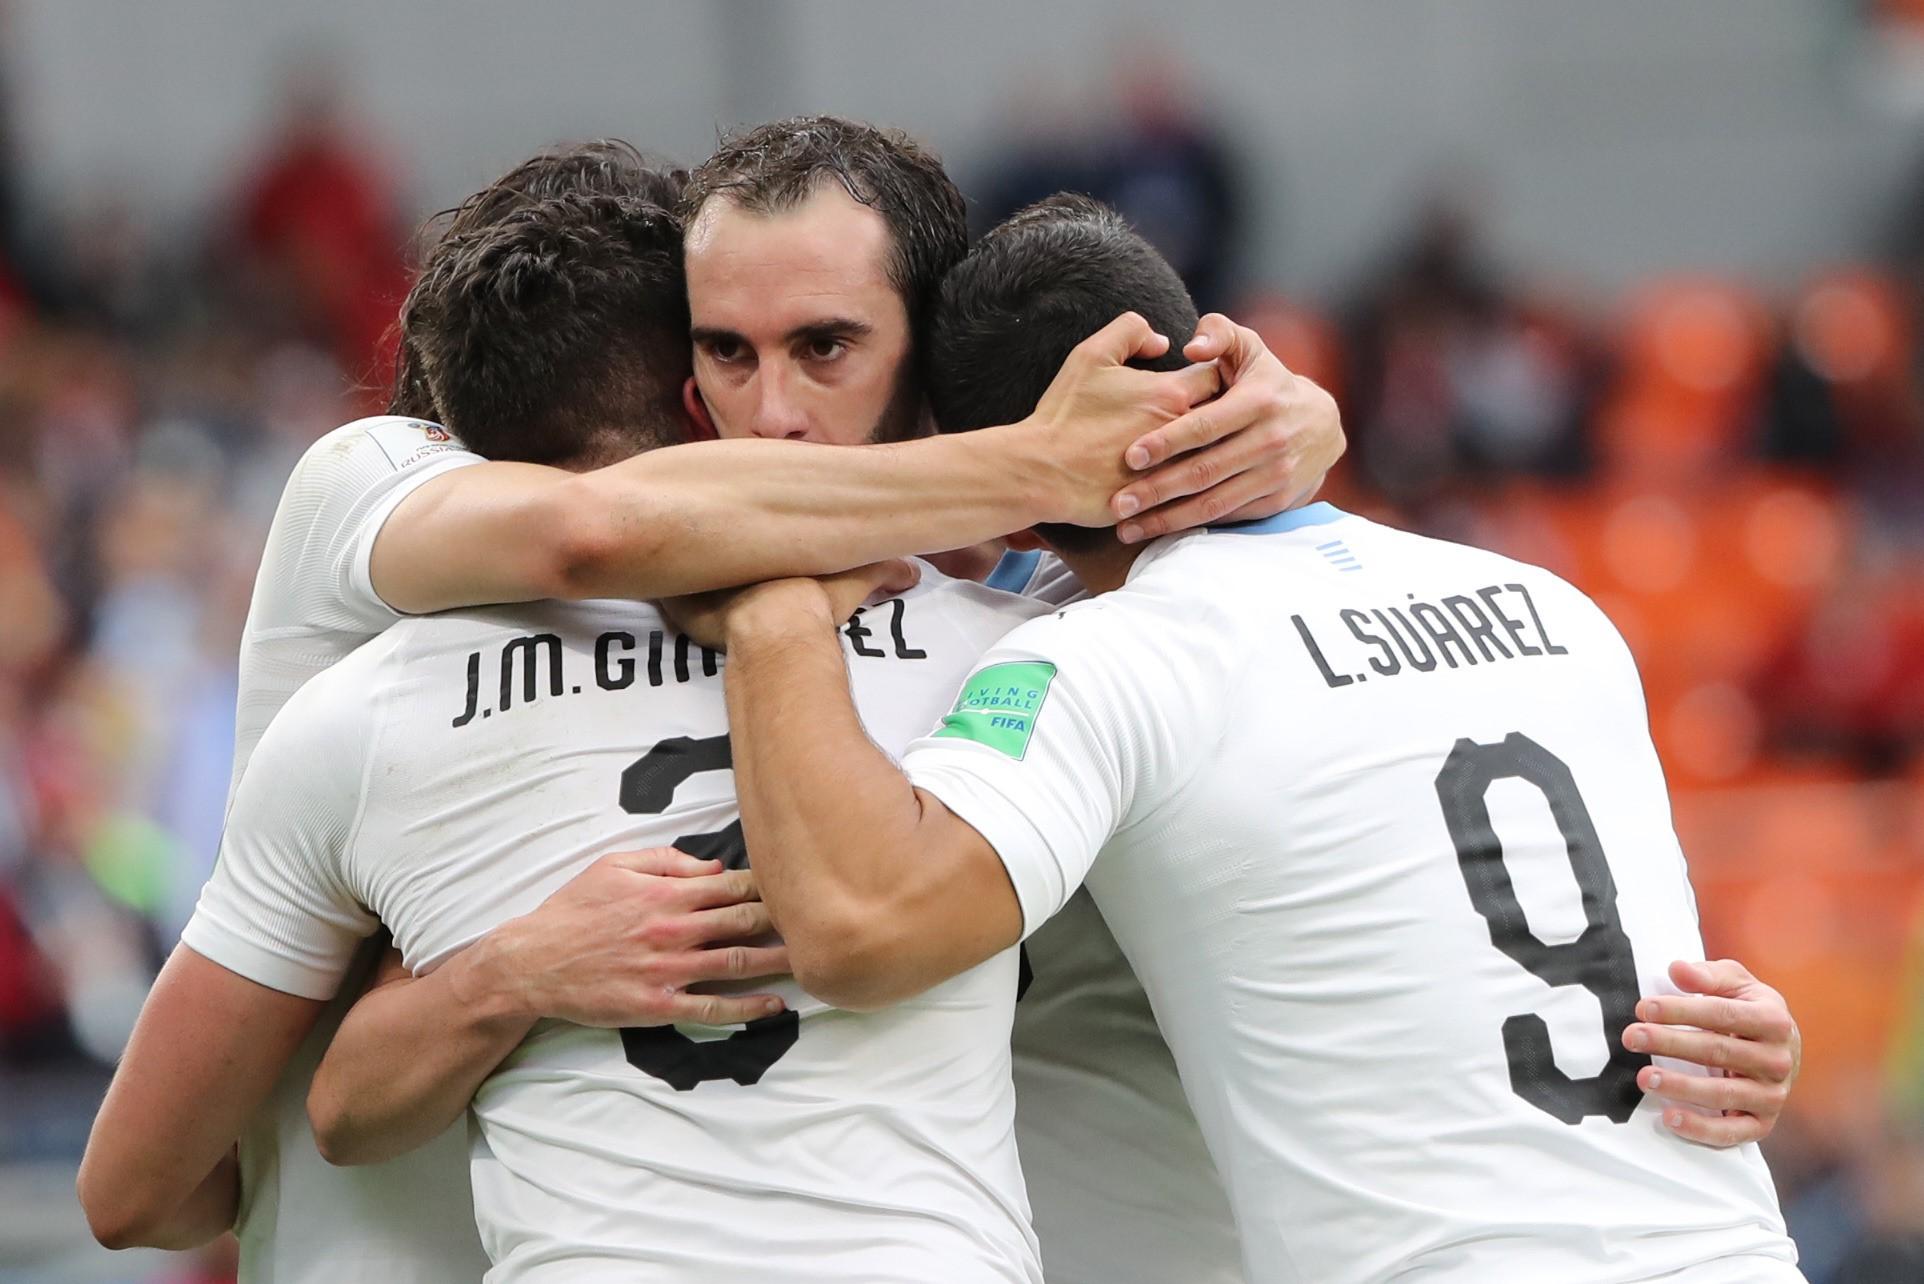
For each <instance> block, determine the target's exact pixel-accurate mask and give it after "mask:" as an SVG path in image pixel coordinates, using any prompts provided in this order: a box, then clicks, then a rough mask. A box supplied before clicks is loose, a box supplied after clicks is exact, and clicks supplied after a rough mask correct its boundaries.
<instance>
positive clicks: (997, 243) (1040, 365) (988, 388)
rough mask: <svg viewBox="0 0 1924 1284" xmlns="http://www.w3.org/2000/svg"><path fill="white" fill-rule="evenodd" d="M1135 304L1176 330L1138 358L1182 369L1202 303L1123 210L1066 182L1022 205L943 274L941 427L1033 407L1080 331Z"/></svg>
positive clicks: (1077, 538)
mask: <svg viewBox="0 0 1924 1284" xmlns="http://www.w3.org/2000/svg"><path fill="white" fill-rule="evenodd" d="M1132 311H1133V312H1139V313H1141V314H1142V316H1143V317H1144V318H1145V319H1146V320H1147V321H1148V322H1149V324H1150V326H1151V327H1152V328H1153V329H1155V331H1156V332H1157V333H1159V334H1165V335H1168V336H1169V351H1168V352H1167V353H1165V354H1164V355H1163V356H1161V357H1158V358H1156V359H1154V360H1148V361H1139V362H1135V363H1133V364H1136V365H1139V366H1142V367H1144V368H1147V369H1152V370H1180V369H1181V368H1182V367H1183V366H1184V365H1185V364H1186V361H1185V359H1184V357H1183V355H1182V347H1183V344H1185V343H1187V342H1188V341H1189V337H1190V336H1191V335H1193V334H1194V333H1195V332H1196V305H1195V304H1194V303H1193V302H1192V301H1191V300H1190V298H1189V291H1188V290H1187V289H1186V288H1185V287H1184V286H1183V283H1182V278H1181V277H1180V276H1178V275H1177V274H1176V270H1175V269H1174V268H1173V267H1171V266H1170V265H1169V263H1168V261H1167V260H1165V259H1164V258H1163V257H1162V255H1160V254H1158V253H1157V252H1156V250H1155V248H1154V247H1153V246H1151V245H1150V244H1149V242H1147V241H1145V240H1144V239H1143V238H1142V237H1141V236H1139V235H1137V234H1136V232H1135V231H1134V230H1132V229H1131V228H1130V226H1129V224H1128V223H1126V222H1124V221H1123V218H1122V216H1121V215H1120V214H1117V213H1116V212H1115V211H1114V210H1112V209H1110V208H1109V207H1108V206H1106V205H1104V204H1102V203H1101V202H1099V201H1095V200H1091V199H1090V198H1089V197H1086V196H1075V195H1070V194H1067V193H1064V194H1060V195H1056V196H1051V197H1049V198H1048V199H1047V200H1045V201H1041V202H1039V203H1037V204H1035V205H1031V206H1029V207H1028V208H1027V209H1025V210H1022V211H1021V212H1019V213H1017V214H1015V215H1012V216H1011V217H1010V218H1009V219H1008V221H1007V222H1004V223H1002V224H1001V225H1000V226H998V227H996V228H995V229H994V230H993V231H991V232H989V233H988V234H987V235H985V236H984V237H983V238H982V239H981V241H979V242H978V243H977V244H976V247H975V249H974V250H972V251H971V252H970V253H969V256H968V257H967V258H966V259H964V260H963V261H962V262H961V263H959V264H958V265H956V267H955V269H954V270H953V271H952V272H950V273H949V275H948V277H947V278H946V279H945V280H944V281H943V282H942V289H941V294H940V296H939V298H938V299H937V301H936V305H935V311H934V315H933V317H932V318H931V320H930V323H929V341H928V393H929V405H930V408H931V409H932V410H933V411H934V412H935V422H936V425H937V427H939V428H940V429H941V430H942V431H943V432H968V431H971V430H973V429H976V428H987V427H989V426H990V425H992V424H1007V423H1014V422H1015V421H1017V420H1018V419H1022V418H1024V417H1025V416H1027V415H1028V414H1029V413H1030V412H1031V411H1033V410H1034V409H1035V407H1036V403H1037V402H1038V401H1040V400H1042V394H1043V393H1044V392H1046V391H1047V390H1048V387H1049V384H1050V383H1051V382H1052V381H1053V380H1054V379H1055V377H1056V372H1057V371H1058V370H1060V369H1061V368H1062V363H1063V361H1064V360H1066V359H1067V358H1068V356H1069V353H1070V351H1071V350H1072V349H1073V348H1074V347H1075V346H1076V345H1077V344H1078V343H1081V342H1082V341H1083V340H1084V339H1086V338H1088V337H1089V336H1090V335H1092V334H1094V333H1095V332H1096V331H1097V330H1100V329H1101V328H1102V327H1103V326H1105V325H1108V324H1109V323H1110V322H1111V321H1113V320H1115V319H1116V318H1117V317H1119V316H1121V315H1122V314H1123V313H1125V312H1132ZM1040 529H1041V530H1042V533H1043V534H1044V535H1046V536H1048V538H1049V539H1050V540H1051V542H1053V543H1056V544H1071V545H1077V544H1080V545H1081V546H1085V547H1086V546H1087V545H1088V543H1089V542H1090V538H1091V537H1092V536H1097V537H1101V538H1107V532H1101V531H1092V530H1090V529H1089V528H1085V527H1079V526H1061V527H1058V526H1048V527H1043V528H1040Z"/></svg>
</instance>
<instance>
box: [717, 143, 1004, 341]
mask: <svg viewBox="0 0 1924 1284" xmlns="http://www.w3.org/2000/svg"><path fill="white" fill-rule="evenodd" d="M831 181H832V182H835V183H839V184H840V185H841V187H842V190H843V191H845V192H847V193H848V194H849V195H850V196H851V197H853V198H854V199H855V200H857V201H860V202H861V203H862V204H864V205H866V206H868V207H869V208H870V209H872V210H874V211H875V212H876V213H877V214H880V215H881V216H882V221H883V222H884V223H886V224H887V225H888V229H889V240H890V253H889V262H888V275H889V282H890V284H892V285H893V286H894V287H895V290H896V293H897V294H899V295H901V297H902V303H903V306H904V307H905V308H907V310H908V315H909V333H910V335H911V337H912V340H913V341H914V344H915V347H916V349H917V351H918V352H919V350H920V349H921V346H922V345H921V337H922V328H923V326H924V324H925V323H926V322H927V320H928V316H929V309H930V307H931V306H932V305H933V304H934V301H935V291H936V288H937V287H938V286H940V285H941V283H942V277H943V275H944V274H945V273H947V272H948V270H949V269H950V268H952V267H954V266H955V265H956V264H957V263H959V262H961V260H962V256H963V255H964V254H967V253H968V250H969V222H968V211H967V207H966V206H965V205H964V203H963V200H962V193H961V192H960V191H959V190H957V188H956V186H955V184H954V183H953V182H951V181H950V179H949V176H948V173H947V172H946V171H944V170H943V168H942V162H941V160H939V159H938V158H937V157H936V155H935V153H933V152H931V151H929V150H928V149H927V148H925V147H923V146H922V145H921V144H920V143H917V142H916V141H915V140H914V139H912V138H910V137H909V136H908V135H907V134H905V133H903V132H902V131H900V130H897V129H878V128H876V127H875V126H873V125H864V124H862V123H860V122H858V121H852V120H844V119H843V118H841V117H839V116H797V117H793V118H791V119H789V120H777V121H771V122H770V123H768V124H766V125H757V126H755V127H754V128H752V129H748V130H744V131H741V132H737V133H732V134H728V135H726V136H725V137H723V139H722V141H721V145H720V146H719V147H717V148H716V149H715V154H714V155H713V156H710V157H709V158H708V159H707V160H705V161H703V162H702V163H701V164H700V165H699V166H697V167H696V168H695V170H694V171H693V172H692V173H691V174H690V175H689V176H688V183H687V186H686V187H685V188H684V189H683V192H682V204H681V208H682V214H683V216H684V218H685V219H687V220H692V219H693V218H694V216H695V214H696V213H698V212H699V211H700V210H701V208H702V206H703V205H705V204H707V203H708V201H709V200H710V199H712V198H713V197H716V196H723V197H726V198H727V199H728V200H730V201H733V202H734V203H735V204H736V205H738V206H740V207H741V208H742V209H744V210H748V211H750V212H752V213H757V214H774V213H780V212H783V211H786V210H791V209H794V208H795V207H796V206H797V205H800V204H801V203H802V202H803V201H805V200H807V199H808V198H809V197H810V196H811V195H813V194H814V192H815V191H816V189H817V188H818V187H819V186H820V185H821V184H822V183H824V182H831Z"/></svg>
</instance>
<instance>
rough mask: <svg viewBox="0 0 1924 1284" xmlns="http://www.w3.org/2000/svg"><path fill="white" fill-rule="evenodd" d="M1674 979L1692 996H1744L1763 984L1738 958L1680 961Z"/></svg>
mask: <svg viewBox="0 0 1924 1284" xmlns="http://www.w3.org/2000/svg"><path fill="white" fill-rule="evenodd" d="M1670 979H1671V980H1672V981H1674V982H1675V983H1676V986H1677V988H1678V989H1680V990H1683V991H1684V992H1686V993H1688V994H1741V993H1743V992H1744V991H1745V990H1746V989H1747V987H1750V986H1754V985H1757V984H1759V982H1758V980H1757V978H1756V977H1754V976H1752V975H1751V974H1750V969H1748V968H1746V967H1745V966H1744V965H1743V964H1742V963H1739V962H1738V961H1737V960H1736V959H1717V960H1715V961H1714V962H1698V961H1694V960H1691V959H1679V960H1678V961H1677V962H1675V963H1672V964H1671V965H1670ZM1765 988H1768V987H1765ZM1773 993H1774V991H1773Z"/></svg>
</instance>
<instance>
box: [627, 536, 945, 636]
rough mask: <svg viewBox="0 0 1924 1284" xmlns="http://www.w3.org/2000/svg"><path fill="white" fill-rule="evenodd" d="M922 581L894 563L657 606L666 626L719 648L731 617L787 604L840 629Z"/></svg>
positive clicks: (902, 563)
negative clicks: (877, 601)
mask: <svg viewBox="0 0 1924 1284" xmlns="http://www.w3.org/2000/svg"><path fill="white" fill-rule="evenodd" d="M921 578H922V568H921V567H920V566H919V565H917V564H916V563H914V562H911V561H907V560H905V559H902V558H893V559H891V560H889V561H886V562H871V563H870V564H869V565H867V566H858V567H856V568H855V569H853V570H849V571H843V572H841V573H840V574H839V575H824V576H822V577H820V578H819V579H784V580H767V581H765V582H763V583H761V584H749V585H747V586H745V587H742V588H736V589H721V590H719V591H717V592H714V593H692V594H690V595H689V596H687V597H676V598H667V599H665V600H663V601H662V602H660V603H658V604H657V605H659V606H660V607H661V612H662V614H663V615H665V616H667V617H668V621H669V623H671V624H673V625H674V626H675V627H676V628H678V629H680V630H681V631H682V632H683V633H686V634H687V635H688V636H689V637H691V638H693V639H694V640H695V641H696V642H698V643H699V644H701V645H702V646H706V647H714V648H717V649H721V648H725V647H726V646H727V645H728V629H729V625H730V623H731V622H732V621H733V620H734V618H735V617H736V615H737V614H738V613H740V612H742V611H745V610H749V609H752V608H754V607H756V606H758V605H764V606H765V605H768V604H770V603H774V602H784V603H792V604H793V605H795V606H798V607H800V608H802V609H807V610H810V611H811V612H814V611H819V612H820V613H821V618H822V619H823V621H825V622H826V623H827V625H828V626H829V627H830V628H839V627H840V626H841V625H842V624H843V623H844V622H845V621H846V620H847V619H848V617H849V616H851V615H853V614H855V608H856V607H858V606H860V605H862V603H864V602H866V601H868V600H869V599H870V598H872V597H874V596H875V595H876V594H878V593H879V594H881V595H883V596H884V597H893V596H894V595H895V594H897V593H904V592H907V591H908V590H909V589H912V588H914V587H915V585H916V583H917V581H919V580H920V579H921Z"/></svg>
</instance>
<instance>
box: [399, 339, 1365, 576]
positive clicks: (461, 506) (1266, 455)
mask: <svg viewBox="0 0 1924 1284" xmlns="http://www.w3.org/2000/svg"><path fill="white" fill-rule="evenodd" d="M1157 339H1158V337H1157V336H1152V335H1151V334H1150V332H1149V329H1148V325H1147V323H1146V322H1144V321H1142V319H1141V318H1140V317H1137V316H1135V315H1134V314H1133V313H1131V314H1127V315H1125V316H1124V317H1122V318H1119V319H1118V320H1117V321H1116V322H1114V323H1112V324H1111V325H1109V326H1107V327H1105V328H1104V329H1103V330H1102V331H1100V332H1099V333H1097V334H1096V335H1093V336H1091V338H1090V339H1088V340H1086V341H1085V342H1084V343H1083V344H1082V345H1080V346H1079V347H1078V348H1077V349H1076V351H1075V352H1074V353H1072V354H1071V356H1070V358H1069V360H1068V361H1067V362H1065V363H1064V365H1063V368H1062V371H1061V372H1060V373H1059V374H1058V375H1057V377H1056V380H1055V382H1054V383H1053V384H1051V386H1050V388H1049V391H1048V393H1047V394H1045V395H1044V397H1043V399H1042V401H1041V403H1040V404H1039V405H1038V406H1037V408H1036V412H1035V413H1034V414H1032V415H1030V416H1029V417H1028V418H1027V419H1024V420H1023V421H1021V422H1020V423H1017V424H1011V425H1006V426H1003V427H998V428H988V429H984V430H982V431H980V432H975V433H963V434H959V435H956V436H951V437H932V438H927V439H925V440H921V441H913V442H903V443H897V444H891V445H880V446H863V447H840V446H833V447H832V446H820V445H811V444H806V443H798V442H776V441H759V440H741V441H711V442H694V443H690V444H688V445H683V446H672V447H669V448H667V449H663V450H656V451H651V452H649V453H647V454H643V455H639V456H636V457H635V458H633V459H629V460H624V461H623V462H621V463H618V464H613V465H610V466H609V467H606V468H602V469H599V470H597V471H595V472H590V473H581V474H574V473H567V472H562V471H560V470H558V469H552V468H543V467H539V466H536V465H532V464H511V463H490V464H485V465H481V466H479V467H473V468H462V469H457V470H455V471H453V472H451V473H448V474H447V475H445V476H442V477H438V478H435V479H434V480H432V481H430V482H428V483H426V484H425V485H423V486H421V487H420V489H419V490H417V491H416V492H415V493H414V494H412V495H410V496H408V498H407V499H405V500H404V501H402V503H401V505H400V507H398V508H397V509H396V510H395V511H394V513H393V514H392V515H391V516H390V517H389V518H388V520H387V522H386V524H385V525H384V526H383V527H382V529H381V532H380V535H379V537H378V538H377V539H376V541H375V544H374V549H373V560H372V574H373V580H374V585H375V588H376V589H377V590H378V591H379V593H380V594H381V596H382V597H383V598H384V599H385V600H386V601H387V602H388V603H389V604H390V605H392V606H395V607H397V608H399V609H401V610H404V611H412V612H425V611H434V610H443V609H447V608H450V607H457V606H471V605H478V604H483V603H489V602H503V601H527V600H533V599H536V598H545V597H572V598H580V597H630V598H654V597H667V596H674V595H678V594H684V593H695V592H703V591H706V590H709V589H715V588H726V587H729V586H732V585H736V584H745V583H749V582H751V581H755V580H761V579H769V578H775V577H779V576H785V575H816V574H829V573H833V572H837V571H842V570H846V569H848V568H850V567H854V566H860V565H863V564H866V563H869V562H874V561H877V560H880V559H882V558H888V557H900V556H906V555H909V554H916V553H930V552H940V551H943V550H946V549H953V548H963V547H967V546H970V545H973V544H979V543H981V542H982V541H984V540H989V539H995V538H998V537H1000V536H1002V535H1006V534H1007V533H1008V532H1010V531H1013V530H1020V529H1022V528H1024V527H1027V526H1030V525H1033V524H1034V523H1036V522H1043V521H1056V522H1075V523H1078V524H1081V525H1085V526H1102V525H1108V524H1110V523H1112V522H1114V521H1115V520H1116V519H1117V518H1118V517H1123V516H1128V515H1130V514H1132V513H1134V512H1135V511H1136V507H1131V506H1130V505H1129V504H1124V503H1122V499H1123V496H1122V494H1121V492H1122V491H1123V488H1124V487H1125V486H1129V492H1128V493H1129V496H1130V501H1131V503H1133V504H1134V505H1136V506H1137V507H1148V506H1149V505H1152V504H1154V505H1161V507H1158V508H1157V509H1156V510H1155V511H1154V512H1153V513H1148V514H1144V515H1143V518H1142V520H1141V522H1139V523H1138V525H1145V526H1147V527H1148V528H1149V529H1151V530H1161V529H1165V528H1166V529H1181V528H1183V527H1185V526H1190V525H1195V524H1198V523H1201V522H1205V521H1212V520H1216V519H1217V518H1220V517H1222V516H1225V515H1236V516H1250V515H1253V514H1254V513H1255V512H1257V511H1259V510H1266V511H1280V510H1281V509H1283V508H1285V507H1288V506H1289V505H1290V504H1292V503H1296V502H1301V501H1302V500H1304V499H1307V498H1308V497H1309V496H1310V495H1312V494H1314V492H1315V490H1316V488H1317V487H1318V486H1320V485H1321V483H1322V479H1323V475H1324V474H1325V473H1326V472H1327V471H1328V469H1329V467H1330V466H1331V465H1332V464H1333V463H1334V462H1335V460H1336V458H1337V457H1338V456H1339V455H1340V454H1341V453H1342V449H1343V432H1342V426H1341V422H1340V419H1339V416H1338V415H1337V412H1336V407H1335V404H1334V403H1333V402H1331V401H1330V400H1329V398H1328V397H1327V395H1317V394H1320V390H1319V389H1316V388H1315V386H1314V385H1313V384H1309V383H1308V382H1307V381H1306V380H1300V379H1298V378H1297V377H1296V376H1294V375H1291V374H1290V373H1289V372H1288V371H1287V370H1284V369H1283V367H1282V365H1281V363H1280V362H1277V361H1276V360H1275V358H1274V357H1272V356H1270V355H1269V354H1268V353H1267V351H1265V350H1263V349H1262V346H1261V341H1260V340H1259V339H1256V338H1255V337H1254V335H1253V334H1252V333H1250V332H1247V331H1241V330H1238V329H1236V328H1235V327H1232V326H1231V325H1230V324H1229V323H1228V322H1227V321H1226V320H1225V319H1223V318H1217V317H1212V318H1210V319H1209V322H1208V324H1207V325H1205V327H1204V329H1203V330H1202V331H1200V332H1199V337H1198V339H1197V340H1196V341H1195V342H1194V343H1192V344H1191V345H1190V349H1189V351H1190V353H1191V355H1192V356H1194V357H1196V358H1197V359H1199V360H1205V361H1207V360H1213V359H1216V358H1217V357H1221V358H1222V360H1221V373H1220V374H1219V372H1218V370H1217V369H1216V368H1215V367H1204V368H1200V369H1192V370H1190V371H1184V372H1173V373H1163V374H1151V373H1149V372H1147V371H1141V370H1133V369H1129V368H1127V367H1126V366H1125V365H1124V363H1125V362H1126V361H1128V360H1129V359H1130V358H1131V357H1133V356H1135V355H1136V354H1137V353H1138V352H1144V353H1145V354H1147V355H1153V352H1149V351H1148V349H1149V348H1150V347H1153V346H1155V343H1156V341H1157ZM1165 346H1166V345H1165ZM1156 350H1157V351H1160V350H1161V349H1160V348H1159V347H1158V348H1156ZM1222 378H1226V379H1228V380H1229V383H1230V388H1229V391H1228V392H1227V393H1226V394H1225V395H1224V396H1222V397H1221V398H1220V399H1218V400H1215V401H1211V402H1209V404H1207V405H1204V406H1198V404H1197V403H1199V402H1203V401H1206V400H1208V399H1209V398H1210V397H1212V396H1214V394H1215V393H1216V391H1217V390H1218V388H1219V386H1220V380H1221V379H1222ZM1192 407H1194V409H1192ZM1139 438H1140V439H1142V440H1143V441H1146V442H1149V443H1150V447H1153V449H1151V448H1150V447H1144V448H1143V449H1144V452H1145V453H1143V454H1142V455H1139V456H1137V458H1139V459H1141V460H1143V461H1144V464H1143V466H1144V467H1145V468H1151V469H1153V471H1148V472H1146V473H1145V472H1138V471H1136V469H1135V468H1133V467H1131V466H1130V465H1128V464H1126V463H1125V462H1124V455H1125V452H1126V451H1128V450H1129V449H1130V447H1131V446H1132V444H1133V443H1136V442H1137V441H1138V439H1139ZM1152 457H1153V460H1154V463H1153V464H1151V463H1149V462H1148V461H1149V460H1150V459H1151V458H1152ZM1165 461H1167V462H1165ZM1154 465H1161V466H1160V467H1155V466H1154ZM1132 482H1134V483H1136V484H1135V485H1133V486H1130V483H1132ZM1185 495H1195V496H1196V499H1195V500H1193V501H1192V502H1190V503H1189V504H1187V505H1186V506H1179V505H1177V504H1176V503H1173V502H1172V501H1174V500H1176V499H1177V498H1178V497H1181V496H1185ZM450 550H454V551H456V552H457V553H458V554H459V555H458V556H450V555H449V553H450Z"/></svg>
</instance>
